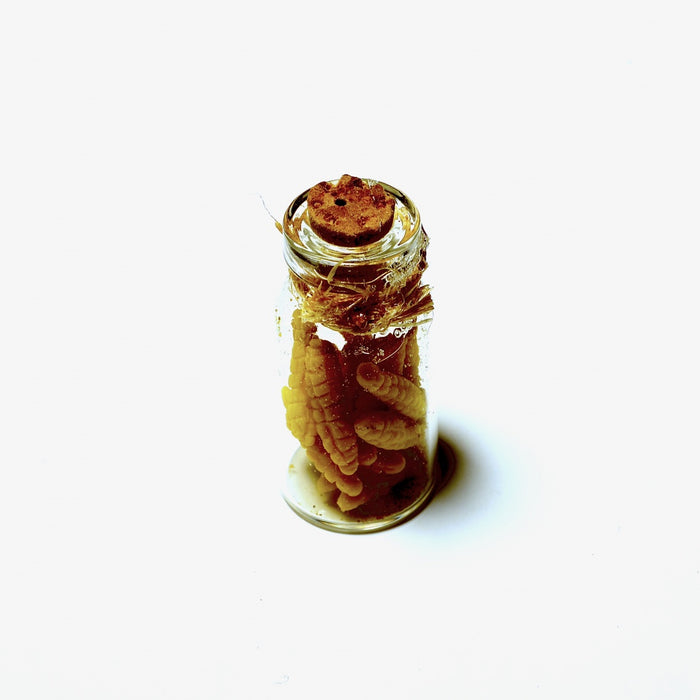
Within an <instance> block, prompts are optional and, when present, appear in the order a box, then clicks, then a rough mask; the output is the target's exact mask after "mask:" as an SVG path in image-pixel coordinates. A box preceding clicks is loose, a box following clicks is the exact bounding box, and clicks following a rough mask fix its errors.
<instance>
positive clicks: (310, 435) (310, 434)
mask: <svg viewBox="0 0 700 700" xmlns="http://www.w3.org/2000/svg"><path fill="white" fill-rule="evenodd" d="M282 401H283V403H284V406H285V408H286V410H287V412H286V419H287V428H288V429H289V432H290V433H291V434H292V435H293V436H294V437H295V438H296V439H297V440H299V444H301V446H302V447H308V446H309V445H312V444H313V442H314V439H315V437H316V427H315V425H314V422H313V418H312V416H311V408H310V407H309V405H308V398H307V396H306V393H305V392H304V388H303V387H296V388H294V389H291V388H290V387H288V386H283V387H282Z"/></svg>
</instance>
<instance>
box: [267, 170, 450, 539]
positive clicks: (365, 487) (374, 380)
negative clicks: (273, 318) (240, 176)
mask: <svg viewBox="0 0 700 700" xmlns="http://www.w3.org/2000/svg"><path fill="white" fill-rule="evenodd" d="M321 186H323V188H325V193H324V191H322V192H321V194H326V195H328V196H326V199H325V200H324V203H322V204H319V205H318V207H319V208H318V209H317V210H316V211H315V212H311V211H309V196H310V193H311V195H312V196H313V195H315V194H318V192H319V187H321ZM377 186H379V187H381V190H382V191H379V190H377ZM377 192H378V193H379V198H380V199H381V201H380V203H379V205H376V206H375V203H376V202H377V201H379V200H378V199H377V197H376V196H375V195H376V194H377ZM372 193H374V194H372ZM328 197H330V199H329V198H328ZM384 198H386V202H388V203H389V204H390V205H391V210H392V211H391V212H388V213H387V212H386V211H385V208H383V209H377V206H381V207H385V205H386V202H385V201H384ZM355 199H356V200H357V202H354V200H355ZM319 201H320V200H319ZM355 203H357V204H358V206H357V207H355V208H354V209H352V210H351V206H352V205H353V204H355ZM313 204H314V202H312V205H313ZM336 211H340V214H339V216H338V217H336V213H335V212H336ZM377 211H378V212H379V214H380V215H381V217H382V218H383V219H384V220H385V221H383V222H380V223H381V226H383V227H384V230H383V231H382V230H379V229H376V230H375V232H374V234H371V235H370V234H366V232H367V228H366V227H365V226H364V221H365V219H367V218H371V215H373V214H374V213H376V212H377ZM358 212H359V214H358ZM343 216H350V218H351V219H353V221H354V223H353V221H351V222H350V223H348V222H346V221H344V220H343V218H342V217H343ZM320 217H322V218H320ZM319 220H320V221H321V224H320V225H319V226H316V224H317V223H318V222H319ZM357 220H359V227H358V225H357ZM325 221H330V222H331V223H330V226H331V229H330V233H329V230H328V227H326V226H324V225H323V223H324V222H325ZM371 225H372V223H371V222H370V224H369V225H368V226H371ZM333 226H335V228H332V227H333ZM353 226H354V228H352V227H353ZM282 229H283V241H284V242H283V249H284V257H285V261H286V263H287V266H288V268H289V276H288V278H287V279H286V280H285V283H284V286H283V290H282V296H281V298H280V305H279V309H278V323H279V332H280V339H281V344H282V353H281V361H282V368H281V371H282V376H283V377H284V380H286V384H285V385H284V386H283V388H282V400H283V402H284V408H285V412H286V423H287V428H288V430H289V432H290V433H291V435H292V436H293V438H294V441H295V443H294V444H295V450H294V451H293V454H292V455H291V458H290V462H289V464H288V465H286V468H285V475H284V482H283V495H284V498H285V500H286V501H287V503H288V504H289V506H290V507H291V508H292V509H293V510H294V511H295V512H296V513H297V514H298V515H300V516H301V517H303V518H305V519H306V520H308V521H310V522H312V523H314V524H316V525H318V526H320V527H324V528H327V529H331V530H336V531H342V532H369V531H375V530H379V529H383V528H386V527H389V526H392V525H395V524H398V523H400V522H402V521H404V520H406V519H407V518H408V517H410V516H412V515H414V514H415V513H417V512H418V510H419V509H420V508H421V507H422V506H423V505H424V504H425V503H426V502H427V500H428V499H429V498H430V495H431V494H432V490H433V488H434V485H435V478H436V476H435V472H436V469H435V455H436V446H437V425H436V417H435V411H434V407H433V405H432V403H431V396H430V381H429V380H430V377H429V370H430V366H429V362H428V336H429V328H430V323H431V321H432V317H433V303H432V297H431V294H430V288H429V286H428V285H427V284H426V283H425V280H424V271H425V268H426V267H427V264H426V249H427V245H428V238H427V235H426V233H425V231H424V229H423V227H422V225H421V221H420V216H419V214H418V211H417V209H416V208H415V206H414V204H413V203H412V202H411V200H410V199H408V197H406V195H404V194H403V193H402V192H401V191H399V190H397V189H396V188H394V187H391V186H390V185H387V184H385V183H376V182H375V181H371V180H360V179H359V178H350V179H349V176H343V178H341V179H340V180H335V181H331V182H327V183H319V185H317V186H316V187H315V188H311V189H310V190H307V191H306V192H303V193H302V194H301V195H299V196H298V197H297V198H296V199H295V200H294V201H293V202H292V203H291V204H290V206H289V207H288V209H287V211H286V213H285V216H284V220H283V224H282ZM351 229H352V230H351ZM348 231H350V233H349V234H348V235H347V236H346V237H345V238H340V239H339V236H342V235H344V233H347V232H348ZM358 231H359V236H357V232H358ZM353 236H354V237H353ZM284 380H283V381H284Z"/></svg>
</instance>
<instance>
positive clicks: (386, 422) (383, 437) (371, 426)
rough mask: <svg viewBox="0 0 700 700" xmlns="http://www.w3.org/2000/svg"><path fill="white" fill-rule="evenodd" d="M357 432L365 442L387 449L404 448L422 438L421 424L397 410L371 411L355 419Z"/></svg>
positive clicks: (415, 443) (411, 445) (417, 442)
mask: <svg viewBox="0 0 700 700" xmlns="http://www.w3.org/2000/svg"><path fill="white" fill-rule="evenodd" d="M355 432H356V433H357V435H358V436H359V437H361V438H362V439H363V440H364V441H365V442H368V443H369V444H370V445H374V446H375V447H381V448H383V449H386V450H403V449H406V448H408V447H413V446H414V445H417V444H419V443H420V442H421V440H422V437H423V435H422V429H421V426H420V424H417V423H415V422H414V421H412V420H410V419H408V418H405V417H404V416H402V415H401V414H400V413H397V412H396V411H371V412H369V413H366V414H364V415H362V416H360V417H359V418H358V419H357V420H356V421H355Z"/></svg>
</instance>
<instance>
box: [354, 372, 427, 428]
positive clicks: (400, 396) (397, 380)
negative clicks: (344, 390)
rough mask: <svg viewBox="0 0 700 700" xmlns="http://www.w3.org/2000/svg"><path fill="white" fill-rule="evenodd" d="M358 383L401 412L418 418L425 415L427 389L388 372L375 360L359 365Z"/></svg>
mask: <svg viewBox="0 0 700 700" xmlns="http://www.w3.org/2000/svg"><path fill="white" fill-rule="evenodd" d="M357 383H358V384H359V385H360V386H361V387H362V388H363V389H366V390H367V391H369V392H370V394H372V395H373V396H375V397H376V398H378V399H379V400H380V401H382V402H384V403H385V404H386V405H387V406H389V407H391V408H393V409H394V410H396V411H398V412H399V413H403V414H404V415H405V416H408V417H409V418H413V419H414V420H418V419H419V418H422V417H423V416H424V415H425V410H426V402H425V391H424V390H423V389H421V388H420V387H419V386H416V385H415V384H414V383H413V382H411V381H409V380H408V379H406V378H405V377H402V376H400V375H398V374H394V373H393V372H388V371H386V370H383V369H381V368H380V367H379V366H377V365H375V364H374V363H373V362H362V363H361V364H360V365H358V367H357Z"/></svg>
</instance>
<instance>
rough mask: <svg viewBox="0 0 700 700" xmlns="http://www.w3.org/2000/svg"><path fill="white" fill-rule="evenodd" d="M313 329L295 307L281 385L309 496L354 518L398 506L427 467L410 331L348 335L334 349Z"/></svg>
mask: <svg viewBox="0 0 700 700" xmlns="http://www.w3.org/2000/svg"><path fill="white" fill-rule="evenodd" d="M318 331H319V329H318V328H317V326H316V325H315V324H313V323H305V322H304V321H303V320H302V317H301V312H300V310H299V309H297V310H295V311H294V313H293V315H292V335H293V343H292V353H291V361H290V375H289V379H288V384H287V386H285V387H284V388H283V390H282V398H283V401H284V404H285V407H286V416H287V427H288V428H289V430H290V432H291V433H292V435H294V437H295V438H296V439H297V440H298V441H299V443H300V445H301V447H302V448H303V449H304V450H305V452H306V456H307V459H308V462H309V468H310V469H313V470H314V472H315V476H316V491H317V494H318V496H319V498H322V499H324V500H325V501H326V502H329V503H332V504H334V506H335V507H336V508H338V509H339V510H340V511H342V512H344V513H352V515H353V517H356V518H359V519H362V518H382V517H386V516H389V515H391V514H393V513H396V512H399V511H401V510H404V509H405V508H407V507H409V506H410V505H411V503H413V502H415V501H416V500H418V499H420V498H421V495H422V494H424V493H425V491H426V490H427V489H428V488H429V484H430V482H431V470H432V456H431V450H430V449H429V445H428V430H427V405H426V398H425V390H424V388H423V387H422V386H421V381H420V373H419V364H418V363H419V359H420V358H419V349H418V341H417V332H416V328H415V327H413V328H411V329H410V330H407V331H403V332H397V334H391V333H390V334H386V335H382V336H374V335H371V334H367V335H352V334H348V335H347V336H345V337H344V343H343V344H342V347H341V348H338V347H337V346H336V345H335V344H333V343H332V342H330V341H328V340H325V339H322V338H321V337H319V333H318Z"/></svg>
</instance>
